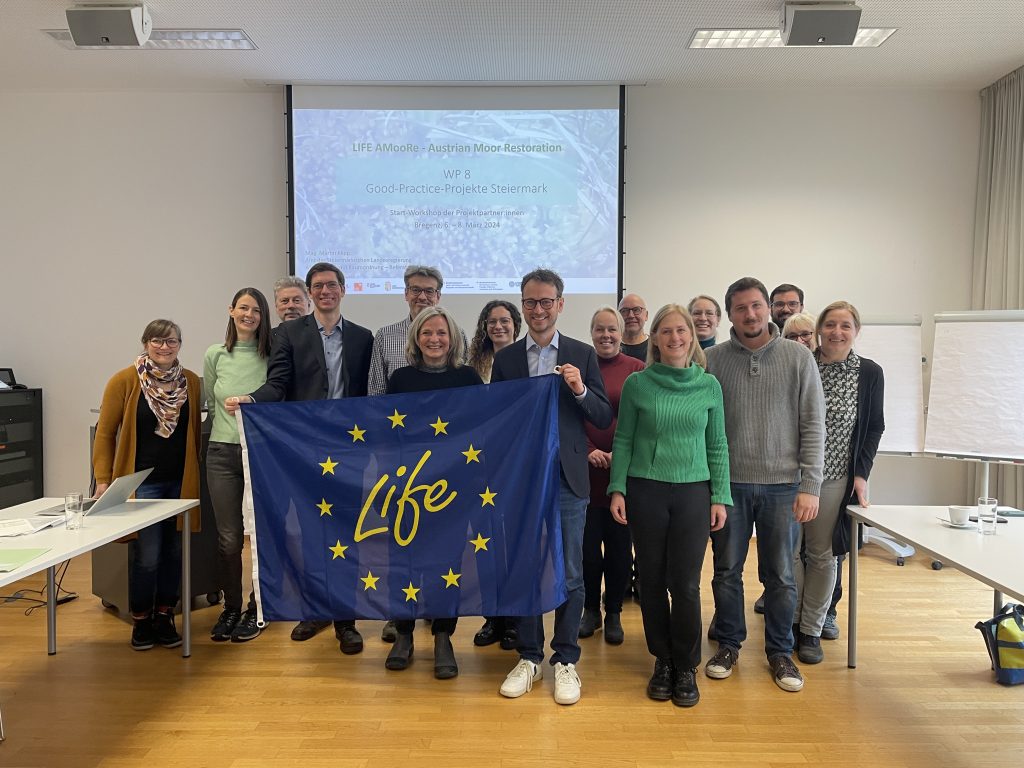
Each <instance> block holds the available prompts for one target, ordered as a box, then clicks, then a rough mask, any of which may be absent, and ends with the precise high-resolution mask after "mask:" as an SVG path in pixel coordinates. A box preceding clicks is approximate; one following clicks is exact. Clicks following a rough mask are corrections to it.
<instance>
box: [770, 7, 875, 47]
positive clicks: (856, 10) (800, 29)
mask: <svg viewBox="0 0 1024 768" xmlns="http://www.w3.org/2000/svg"><path fill="white" fill-rule="evenodd" d="M859 27H860V6H858V5H857V4H856V3H843V2H831V3H830V2H823V3H802V2H792V3H786V4H785V5H784V6H783V9H782V29H781V30H780V31H781V33H782V44H783V45H853V41H854V40H855V39H856V37H857V29H858V28H859Z"/></svg>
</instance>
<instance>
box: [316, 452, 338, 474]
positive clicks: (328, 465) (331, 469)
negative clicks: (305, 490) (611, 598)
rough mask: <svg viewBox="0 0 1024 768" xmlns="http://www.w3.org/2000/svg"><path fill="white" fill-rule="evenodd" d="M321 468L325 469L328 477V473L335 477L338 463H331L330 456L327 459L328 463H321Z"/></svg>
mask: <svg viewBox="0 0 1024 768" xmlns="http://www.w3.org/2000/svg"><path fill="white" fill-rule="evenodd" d="M320 466H321V467H323V468H324V472H323V474H325V475H326V474H327V473H328V472H330V473H331V474H332V475H333V474H334V468H335V467H336V466H338V462H336V461H331V457H330V456H328V457H327V461H321V462H320Z"/></svg>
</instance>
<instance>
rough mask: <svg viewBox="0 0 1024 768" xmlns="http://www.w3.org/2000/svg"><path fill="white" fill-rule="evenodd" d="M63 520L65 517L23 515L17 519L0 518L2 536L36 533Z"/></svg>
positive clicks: (0, 534)
mask: <svg viewBox="0 0 1024 768" xmlns="http://www.w3.org/2000/svg"><path fill="white" fill-rule="evenodd" d="M63 522H64V518H63V517H23V518H19V519H16V520H0V536H24V535H25V534H27V533H35V532H36V531H41V530H43V528H49V527H50V526H51V525H56V524H57V523H63Z"/></svg>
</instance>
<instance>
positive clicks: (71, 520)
mask: <svg viewBox="0 0 1024 768" xmlns="http://www.w3.org/2000/svg"><path fill="white" fill-rule="evenodd" d="M64 525H65V527H66V528H67V529H68V530H69V531H77V530H78V529H79V528H81V527H82V494H80V493H69V494H67V495H66V496H65V497H64Z"/></svg>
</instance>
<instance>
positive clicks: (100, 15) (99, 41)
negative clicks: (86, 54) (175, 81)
mask: <svg viewBox="0 0 1024 768" xmlns="http://www.w3.org/2000/svg"><path fill="white" fill-rule="evenodd" d="M65 14H66V15H67V19H68V31H70V32H71V39H72V40H74V41H75V45H79V46H86V45H88V46H106V45H109V46H124V45H127V46H135V47H138V46H141V45H144V44H145V43H146V41H147V40H149V35H150V33H151V32H152V31H153V20H152V19H151V18H150V17H149V11H148V10H147V9H146V6H144V5H76V6H74V7H73V8H68V9H67V11H65Z"/></svg>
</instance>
